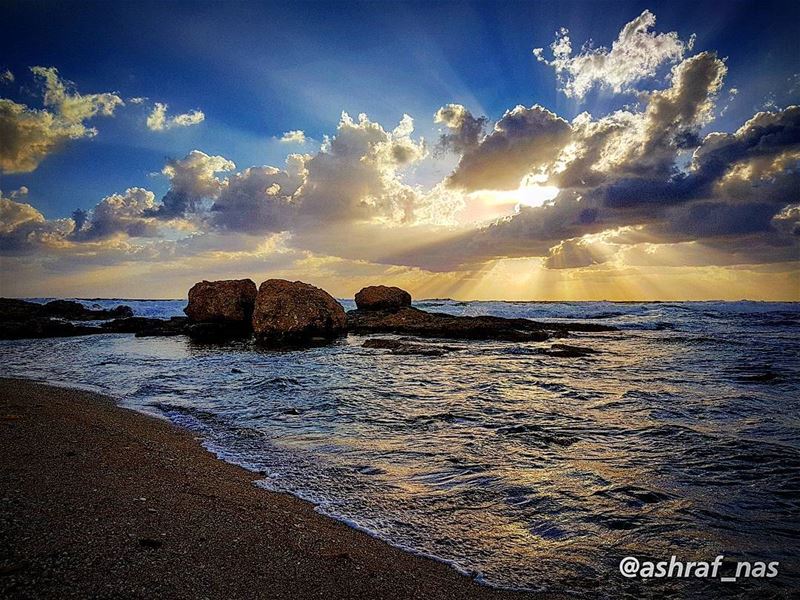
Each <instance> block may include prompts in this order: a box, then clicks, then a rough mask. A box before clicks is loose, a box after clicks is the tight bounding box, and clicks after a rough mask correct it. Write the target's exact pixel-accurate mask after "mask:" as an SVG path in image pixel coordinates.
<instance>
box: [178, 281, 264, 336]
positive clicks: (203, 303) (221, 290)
mask: <svg viewBox="0 0 800 600" xmlns="http://www.w3.org/2000/svg"><path fill="white" fill-rule="evenodd" d="M256 293H257V290H256V284H255V283H254V282H253V281H252V280H251V279H227V280H222V281H201V282H199V283H195V284H194V285H193V286H192V289H190V290H189V304H188V306H187V307H186V308H185V309H183V312H185V313H186V315H187V316H188V317H189V320H190V321H192V322H193V323H234V324H241V325H243V326H244V327H245V328H247V327H249V324H250V321H251V319H252V317H253V306H254V305H255V302H256Z"/></svg>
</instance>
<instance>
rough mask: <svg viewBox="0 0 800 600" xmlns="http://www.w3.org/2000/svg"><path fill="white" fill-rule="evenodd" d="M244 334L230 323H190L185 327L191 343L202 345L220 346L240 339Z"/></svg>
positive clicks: (242, 330)
mask: <svg viewBox="0 0 800 600" xmlns="http://www.w3.org/2000/svg"><path fill="white" fill-rule="evenodd" d="M244 333H245V331H244V329H243V328H241V327H235V326H232V325H231V324H230V323H190V324H189V325H188V326H187V327H186V335H188V336H189V337H190V338H191V340H192V341H193V342H200V343H203V344H220V343H224V342H229V341H231V340H233V339H235V338H239V337H242V335H243V334H244Z"/></svg>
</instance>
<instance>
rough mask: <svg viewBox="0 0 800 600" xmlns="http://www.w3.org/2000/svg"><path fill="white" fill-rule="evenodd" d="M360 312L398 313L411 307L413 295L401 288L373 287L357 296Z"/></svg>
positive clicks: (363, 289)
mask: <svg viewBox="0 0 800 600" xmlns="http://www.w3.org/2000/svg"><path fill="white" fill-rule="evenodd" d="M356 306H357V307H358V310H388V311H398V310H400V309H401V308H404V307H406V306H411V294H409V293H408V292H407V291H405V290H401V289H400V288H399V287H389V286H385V285H371V286H368V287H365V288H362V289H361V291H360V292H358V293H357V294H356Z"/></svg>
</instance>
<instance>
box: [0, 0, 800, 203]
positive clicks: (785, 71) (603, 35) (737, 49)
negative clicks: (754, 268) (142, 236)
mask: <svg viewBox="0 0 800 600" xmlns="http://www.w3.org/2000/svg"><path fill="white" fill-rule="evenodd" d="M646 8H649V9H650V10H652V11H653V12H654V13H655V14H656V15H657V17H658V29H659V30H661V31H673V30H674V31H677V32H678V33H679V34H680V35H681V36H683V37H688V36H689V35H690V34H692V33H696V34H697V37H698V41H697V46H696V48H697V49H700V50H702V49H706V48H712V49H715V50H716V51H717V52H718V53H719V54H720V56H724V57H727V58H728V66H729V69H730V75H729V78H728V86H729V87H736V88H738V89H739V90H740V96H738V97H737V99H736V101H735V102H734V103H732V106H731V107H730V109H729V110H728V111H727V112H726V114H725V115H724V117H723V118H721V119H718V120H717V121H716V123H715V124H714V127H715V128H721V129H723V130H728V129H731V128H735V127H738V125H740V124H741V123H742V122H743V121H744V120H746V119H747V118H748V117H749V116H750V115H751V114H752V113H753V112H754V110H755V109H756V108H758V107H760V106H761V105H763V104H764V103H765V102H766V101H767V100H768V99H769V97H770V94H775V95H776V96H778V97H777V98H775V101H776V102H780V101H781V100H782V101H784V103H785V102H786V101H787V100H788V98H787V97H786V96H788V88H787V86H786V80H787V79H788V78H789V77H791V76H792V75H793V74H794V73H795V72H797V71H798V70H799V67H798V53H800V49H798V31H797V29H798V27H797V22H798V21H799V20H800V5H798V3H796V2H784V3H765V2H755V3H754V2H733V1H730V2H710V3H709V2H696V1H695V2H688V3H681V2H572V3H571V2H562V1H559V2H489V3H468V2H433V3H432V2H422V3H394V2H367V3H344V2H341V3H333V4H325V3H314V2H291V3H269V2H258V3H253V2H247V3H236V2H224V3H219V2H213V3H198V2H166V3H164V2H158V3H146V2H118V3H115V2H100V3H72V2H65V3H60V4H55V3H52V2H43V3H37V2H20V3H16V4H15V3H5V7H4V8H3V9H2V12H3V13H4V15H5V18H3V19H2V20H0V47H1V48H2V51H0V61H2V64H1V65H0V66H4V67H6V68H9V69H10V70H11V71H12V72H13V73H15V74H18V75H17V77H18V81H19V82H20V83H23V84H28V86H29V90H28V92H29V93H28V94H24V93H19V92H17V91H16V90H12V92H15V93H11V94H8V95H7V97H11V98H13V99H17V100H19V101H27V102H29V103H31V104H35V102H36V98H35V96H33V94H32V92H33V90H32V81H31V78H30V75H29V74H27V73H26V70H27V68H28V67H30V66H34V65H44V66H55V67H57V68H58V70H59V72H60V74H61V76H62V77H64V78H65V79H68V80H71V81H73V82H75V84H76V86H77V88H78V90H80V91H81V92H90V91H106V90H109V91H117V92H119V94H120V95H121V96H122V97H123V98H128V97H136V96H140V97H141V96H144V97H148V98H150V99H152V100H154V101H161V102H165V103H167V104H168V105H169V107H170V109H174V110H176V111H180V112H183V111H187V110H190V109H195V108H200V109H202V111H203V112H204V113H205V115H206V121H205V122H204V123H202V124H201V125H199V126H198V127H196V128H187V129H185V130H172V131H169V132H166V133H164V132H152V131H149V130H147V129H145V128H143V127H142V126H141V124H142V122H143V120H144V118H145V114H146V109H145V108H144V107H128V109H127V110H124V111H120V114H119V115H118V116H117V117H115V118H113V119H112V118H106V119H104V118H99V119H98V120H97V121H96V123H95V124H96V126H97V127H98V129H99V134H98V136H97V137H95V138H94V139H91V140H88V139H87V140H77V141H74V142H72V143H70V147H69V150H68V152H63V153H60V154H55V155H53V156H50V157H48V158H47V159H46V160H45V161H44V162H43V163H42V164H41V165H40V167H39V168H38V169H37V171H36V172H35V173H32V174H29V173H25V174H18V175H2V176H0V177H2V179H0V187H1V188H2V189H14V188H17V187H19V186H20V185H26V186H27V187H28V189H29V190H30V191H29V196H28V199H29V201H31V202H32V203H33V204H34V205H35V206H37V207H38V208H40V210H42V211H43V213H44V214H45V215H46V216H47V217H63V216H68V215H69V214H70V213H71V212H72V210H74V209H75V208H84V209H89V208H91V207H92V206H93V205H94V204H95V203H96V202H97V201H98V200H99V199H100V198H102V197H103V196H105V195H107V194H108V193H111V192H119V191H123V190H124V189H126V188H128V187H130V186H132V185H140V186H145V187H148V188H150V189H153V190H155V191H158V192H159V193H163V192H165V191H166V188H167V182H166V181H165V180H164V178H162V177H152V176H148V175H149V174H150V173H157V172H159V171H160V169H161V167H162V166H163V163H164V159H165V157H173V158H175V157H180V156H183V155H185V154H186V153H187V152H188V151H190V150H192V149H193V148H201V149H203V150H204V151H205V152H207V153H209V154H222V155H224V156H226V157H227V158H230V159H231V160H233V161H234V162H235V163H236V164H237V165H259V164H275V165H278V166H280V165H281V164H282V163H283V158H284V156H285V154H286V150H287V149H286V146H285V145H283V144H280V143H278V142H277V141H276V140H275V137H276V136H280V135H281V134H282V133H283V132H285V131H288V130H293V129H303V130H304V131H305V132H306V134H307V135H308V136H309V137H311V138H313V139H315V140H321V139H322V137H323V135H326V134H330V133H331V132H332V131H333V130H334V128H335V126H336V123H337V121H338V118H339V114H340V113H341V111H343V110H346V111H348V112H350V113H351V114H353V115H356V114H358V113H361V112H365V113H367V114H368V115H369V116H370V118H372V119H374V120H377V121H378V122H381V123H387V124H392V123H396V122H397V121H399V119H400V118H401V117H402V115H403V114H404V113H408V114H410V115H411V116H413V117H414V118H415V121H416V127H417V131H418V132H419V133H420V134H422V135H425V136H426V137H428V138H433V137H435V135H436V129H435V126H434V124H433V122H432V115H433V113H434V112H435V111H436V110H437V109H438V108H439V107H440V106H442V105H443V104H445V103H448V102H457V103H461V104H464V105H465V106H467V107H468V108H470V109H471V110H472V111H473V112H474V113H476V114H486V115H487V116H489V117H490V118H498V117H499V116H500V115H502V113H503V112H504V111H505V110H506V109H507V108H508V107H513V106H514V105H516V104H523V105H526V106H529V105H531V104H533V103H539V104H542V105H544V106H546V107H547V108H550V109H551V110H554V111H555V112H557V113H558V114H561V115H563V116H564V117H566V118H571V117H574V116H575V115H576V114H577V113H578V112H581V111H583V110H589V111H590V112H592V113H593V114H595V113H603V112H606V111H607V110H608V109H609V108H610V107H612V106H614V105H615V104H621V103H625V102H630V101H631V98H630V97H625V98H608V97H603V94H598V93H595V94H592V95H591V96H589V97H588V98H586V99H585V101H582V102H576V101H573V100H570V99H568V98H566V97H565V96H564V95H563V94H560V93H559V92H558V91H557V89H556V85H555V75H554V73H553V71H552V70H551V69H549V68H547V67H546V66H545V65H542V64H539V63H537V62H536V60H535V58H534V57H533V55H532V54H531V50H532V48H534V47H537V46H547V45H548V44H549V43H550V42H551V41H552V40H553V35H554V32H555V31H556V30H557V29H558V28H559V27H568V28H569V30H570V33H571V35H572V36H573V38H574V39H575V40H586V39H590V38H591V39H593V40H594V42H595V44H596V45H609V44H610V43H611V42H612V41H613V39H614V38H615V36H616V34H617V32H618V31H619V28H620V25H621V23H623V22H625V21H627V20H630V19H632V18H633V17H635V16H636V15H638V14H639V13H641V12H642V10H644V9H646ZM793 97H794V99H795V100H797V97H798V91H797V90H795V92H794V94H793Z"/></svg>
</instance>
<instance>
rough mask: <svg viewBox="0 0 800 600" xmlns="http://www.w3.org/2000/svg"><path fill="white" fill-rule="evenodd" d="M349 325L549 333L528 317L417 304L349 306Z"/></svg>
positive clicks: (379, 329) (420, 331) (417, 332)
mask: <svg viewBox="0 0 800 600" xmlns="http://www.w3.org/2000/svg"><path fill="white" fill-rule="evenodd" d="M347 323H348V329H349V330H350V331H351V332H354V333H397V334H405V335H414V336H418V337H435V338H453V339H469V340H491V339H495V340H507V341H513V342H531V341H533V342H541V341H544V340H546V339H548V338H549V337H550V336H549V334H548V333H547V332H546V331H544V330H543V329H542V328H541V327H538V326H536V325H535V324H534V323H533V321H528V320H527V319H502V318H500V317H457V316H453V315H447V314H443V313H432V312H426V311H424V310H419V309H417V308H410V307H407V308H403V309H400V310H399V311H396V312H391V311H362V310H351V311H350V312H348V313H347Z"/></svg>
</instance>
